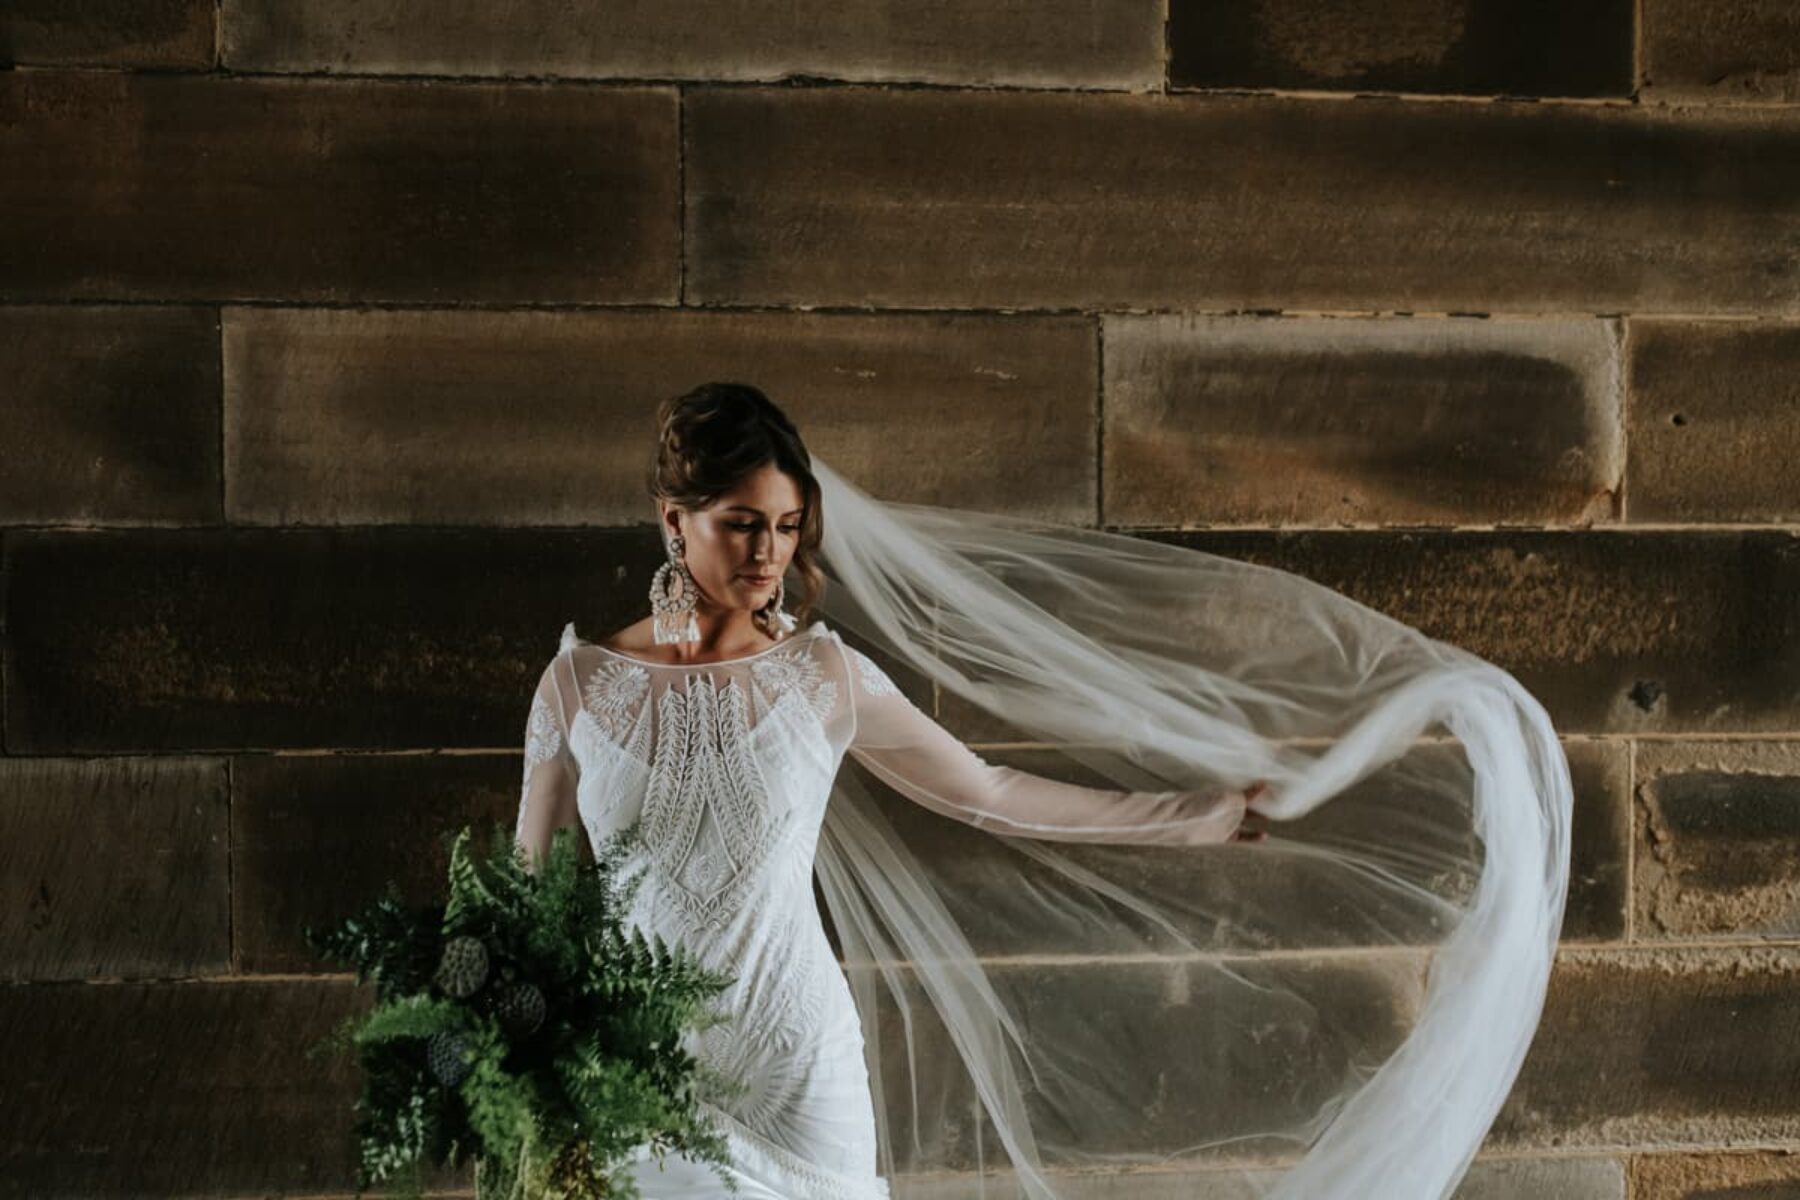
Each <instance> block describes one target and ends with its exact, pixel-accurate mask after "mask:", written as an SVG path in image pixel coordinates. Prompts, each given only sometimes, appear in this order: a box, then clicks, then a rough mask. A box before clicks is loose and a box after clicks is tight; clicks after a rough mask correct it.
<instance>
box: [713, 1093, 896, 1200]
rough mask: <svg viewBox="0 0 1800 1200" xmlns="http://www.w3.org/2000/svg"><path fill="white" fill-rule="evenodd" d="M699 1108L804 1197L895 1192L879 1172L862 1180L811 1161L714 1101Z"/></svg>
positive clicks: (847, 1199) (881, 1198) (880, 1197)
mask: <svg viewBox="0 0 1800 1200" xmlns="http://www.w3.org/2000/svg"><path fill="white" fill-rule="evenodd" d="M697 1107H698V1108H699V1109H700V1110H701V1112H702V1113H703V1114H704V1115H705V1116H707V1117H710V1118H711V1119H712V1120H713V1121H714V1123H715V1124H717V1125H718V1126H719V1127H720V1128H722V1129H723V1130H724V1131H725V1134H726V1136H727V1137H728V1138H730V1139H732V1140H733V1141H735V1142H737V1143H739V1147H746V1146H747V1147H749V1148H751V1149H753V1150H755V1151H756V1152H757V1153H758V1154H759V1155H760V1156H762V1157H763V1158H766V1159H768V1160H769V1161H771V1162H773V1163H775V1164H776V1165H777V1166H778V1167H780V1168H781V1170H782V1171H783V1172H785V1173H786V1174H787V1175H788V1176H789V1177H791V1178H792V1179H793V1180H794V1181H795V1182H796V1183H798V1184H800V1185H801V1186H802V1187H803V1188H804V1189H805V1190H804V1191H803V1192H801V1193H799V1197H800V1200H888V1198H889V1197H890V1196H891V1195H892V1193H891V1192H890V1191H889V1188H888V1181H887V1180H885V1179H883V1178H882V1177H881V1176H879V1175H876V1176H874V1177H872V1178H869V1179H861V1178H856V1177H853V1176H850V1175H846V1174H844V1173H843V1172H841V1171H833V1170H829V1169H828V1168H826V1167H822V1166H820V1165H819V1164H817V1163H814V1162H808V1161H807V1160H806V1159H804V1158H801V1157H800V1156H799V1155H798V1154H795V1153H794V1152H793V1151H792V1150H789V1149H788V1148H787V1147H786V1146H783V1145H780V1144H778V1143H776V1142H772V1141H770V1140H769V1139H768V1138H766V1137H764V1136H763V1135H762V1134H760V1133H757V1132H756V1131H755V1130H754V1129H751V1128H750V1127H749V1126H748V1125H745V1124H744V1123H743V1122H742V1121H740V1120H738V1119H737V1118H736V1117H734V1116H732V1115H731V1114H730V1113H728V1112H726V1111H725V1110H724V1109H722V1108H720V1107H718V1106H717V1105H715V1104H713V1103H711V1102H710V1101H707V1100H701V1101H699V1102H698V1104H697ZM735 1149H737V1155H736V1157H741V1156H742V1155H743V1150H742V1149H741V1148H735Z"/></svg>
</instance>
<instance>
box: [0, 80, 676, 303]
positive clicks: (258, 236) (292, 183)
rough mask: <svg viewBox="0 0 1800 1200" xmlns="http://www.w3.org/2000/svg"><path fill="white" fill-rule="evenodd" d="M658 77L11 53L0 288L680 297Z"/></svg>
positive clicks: (496, 299)
mask: <svg viewBox="0 0 1800 1200" xmlns="http://www.w3.org/2000/svg"><path fill="white" fill-rule="evenodd" d="M677 125H678V114H677V99H676V96H675V93H674V91H673V90H672V89H669V88H594V87H549V86H522V85H516V84H515V85H503V84H465V85H457V86H423V85H420V84H417V83H403V82H398V81H386V80H363V81H356V82H350V81H331V80H297V79H268V78H263V79H246V78H230V77H225V76H218V75H208V76H201V75H144V74H129V73H120V72H88V71H31V72H14V73H8V74H5V75H0V160H3V161H5V162H6V163H7V167H8V169H7V171H6V172H5V174H4V175H0V261H5V262H6V263H7V270H6V273H5V276H4V278H0V297H3V298H8V299H45V298H80V299H90V298H91V299H131V300H151V299H154V300H176V301H185V300H193V299H201V298H205V299H265V298H266V299H284V300H314V301H350V300H368V301H431V302H448V301H457V300H469V301H481V302H485V303H508V302H523V301H531V302H538V303H543V302H556V301H564V302H574V301H585V302H607V303H632V302H648V303H670V302H673V301H674V300H675V298H676V289H677V278H678V274H679V263H678V258H677V255H678V238H679V232H678V212H677V209H678V207H679V203H680V199H679V194H678V192H677V183H676V181H677V179H678V177H679V171H680V163H679V161H678V158H677V155H678V152H679V151H678V146H677V143H676V129H677Z"/></svg>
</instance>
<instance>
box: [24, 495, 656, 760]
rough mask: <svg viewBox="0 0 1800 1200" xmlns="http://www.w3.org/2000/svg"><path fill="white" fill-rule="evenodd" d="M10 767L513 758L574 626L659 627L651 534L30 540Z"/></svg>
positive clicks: (231, 534)
mask: <svg viewBox="0 0 1800 1200" xmlns="http://www.w3.org/2000/svg"><path fill="white" fill-rule="evenodd" d="M5 548H6V558H5V569H4V579H3V580H0V582H3V583H4V586H5V588H6V597H5V600H6V609H5V611H6V617H7V627H8V629H10V630H17V629H20V628H28V629H31V630H32V631H33V632H32V636H31V637H30V638H28V639H20V638H17V637H15V639H14V641H13V642H12V644H11V646H10V647H9V649H8V654H7V658H6V663H5V668H6V719H7V737H6V746H7V748H8V750H9V751H11V752H12V753H15V754H17V753H58V752H73V751H118V750H129V749H146V750H177V749H230V750H239V749H273V748H288V747H298V748H306V749H330V748H358V749H372V748H407V749H410V748H420V747H434V748H442V747H459V748H484V749H493V748H497V747H506V748H516V747H518V746H519V745H520V744H521V743H522V735H523V731H524V721H525V715H526V709H527V707H528V704H529V701H530V698H531V688H532V685H533V684H534V683H535V682H536V681H537V678H538V675H539V673H540V672H541V671H542V670H543V668H544V664H545V663H547V662H549V661H550V658H551V656H552V655H554V654H555V653H556V647H557V636H558V633H559V631H560V630H561V629H562V627H563V625H564V624H565V623H567V622H569V621H571V620H573V621H575V622H577V628H578V629H579V630H580V631H582V632H583V633H584V634H585V633H587V632H589V631H590V630H596V631H601V632H609V631H610V630H612V629H616V628H618V627H620V626H623V625H626V624H629V623H630V622H631V621H634V620H636V619H637V618H638V617H640V616H642V615H643V613H644V611H645V610H646V609H647V608H648V605H649V596H648V591H649V581H650V577H651V574H652V572H653V571H654V570H655V567H656V564H657V563H658V562H659V561H661V558H662V552H661V546H660V543H659V542H658V540H657V537H656V535H655V532H654V531H653V530H651V529H649V528H647V527H646V528H645V529H642V530H633V531H593V532H582V533H557V532H548V531H544V532H533V533H525V532H516V533H511V534H497V533H486V532H481V531H468V530H429V531H426V530H421V531H407V532H396V533H393V534H380V533H376V534H370V533H366V532H355V533H352V532H338V531H334V530H293V531H260V530H250V531H245V530H219V531H157V532H146V533H141V534H122V533H110V532H96V533H79V534H45V533H29V532H14V533H11V534H8V536H7V538H6V543H5Z"/></svg>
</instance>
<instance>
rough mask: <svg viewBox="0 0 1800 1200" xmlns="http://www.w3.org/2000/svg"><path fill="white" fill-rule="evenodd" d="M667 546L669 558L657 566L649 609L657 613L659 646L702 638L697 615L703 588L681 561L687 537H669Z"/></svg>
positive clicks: (653, 632) (654, 626)
mask: <svg viewBox="0 0 1800 1200" xmlns="http://www.w3.org/2000/svg"><path fill="white" fill-rule="evenodd" d="M668 546H669V558H668V561H666V562H664V563H663V565H662V566H660V567H658V568H656V575H655V576H654V577H653V578H652V579H651V580H650V611H651V612H652V613H653V614H654V615H655V619H654V620H653V621H652V622H651V636H653V637H654V638H655V639H656V643H657V645H659V646H660V645H666V644H668V643H669V642H697V641H699V640H700V622H699V620H698V618H696V616H695V614H694V602H695V598H696V597H697V596H699V594H700V589H699V588H697V587H696V586H694V576H693V574H692V573H691V572H690V571H689V570H688V567H687V563H686V562H684V561H682V555H683V554H684V553H685V552H686V550H687V539H685V538H683V537H682V536H681V535H680V534H679V533H678V534H676V535H675V536H674V537H672V538H670V539H669V543H668Z"/></svg>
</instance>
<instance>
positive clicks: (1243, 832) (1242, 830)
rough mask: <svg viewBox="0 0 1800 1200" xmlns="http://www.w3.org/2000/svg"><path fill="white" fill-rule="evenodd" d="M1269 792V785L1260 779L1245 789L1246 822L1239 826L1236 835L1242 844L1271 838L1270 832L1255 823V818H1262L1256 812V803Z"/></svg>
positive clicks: (1260, 814)
mask: <svg viewBox="0 0 1800 1200" xmlns="http://www.w3.org/2000/svg"><path fill="white" fill-rule="evenodd" d="M1268 791H1269V783H1268V780H1266V779H1258V780H1257V781H1256V782H1254V783H1252V784H1251V785H1250V786H1249V787H1247V788H1245V789H1244V792H1243V795H1244V807H1245V809H1246V812H1245V814H1244V820H1243V822H1241V823H1240V824H1239V827H1238V831H1237V833H1236V835H1235V837H1236V840H1238V841H1240V842H1260V841H1262V840H1263V839H1264V838H1266V837H1268V836H1269V832H1268V830H1266V829H1263V828H1261V827H1260V825H1259V824H1257V823H1255V821H1253V818H1261V816H1262V813H1260V812H1258V811H1256V802H1257V801H1258V800H1261V799H1264V798H1266V796H1267V795H1268Z"/></svg>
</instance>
